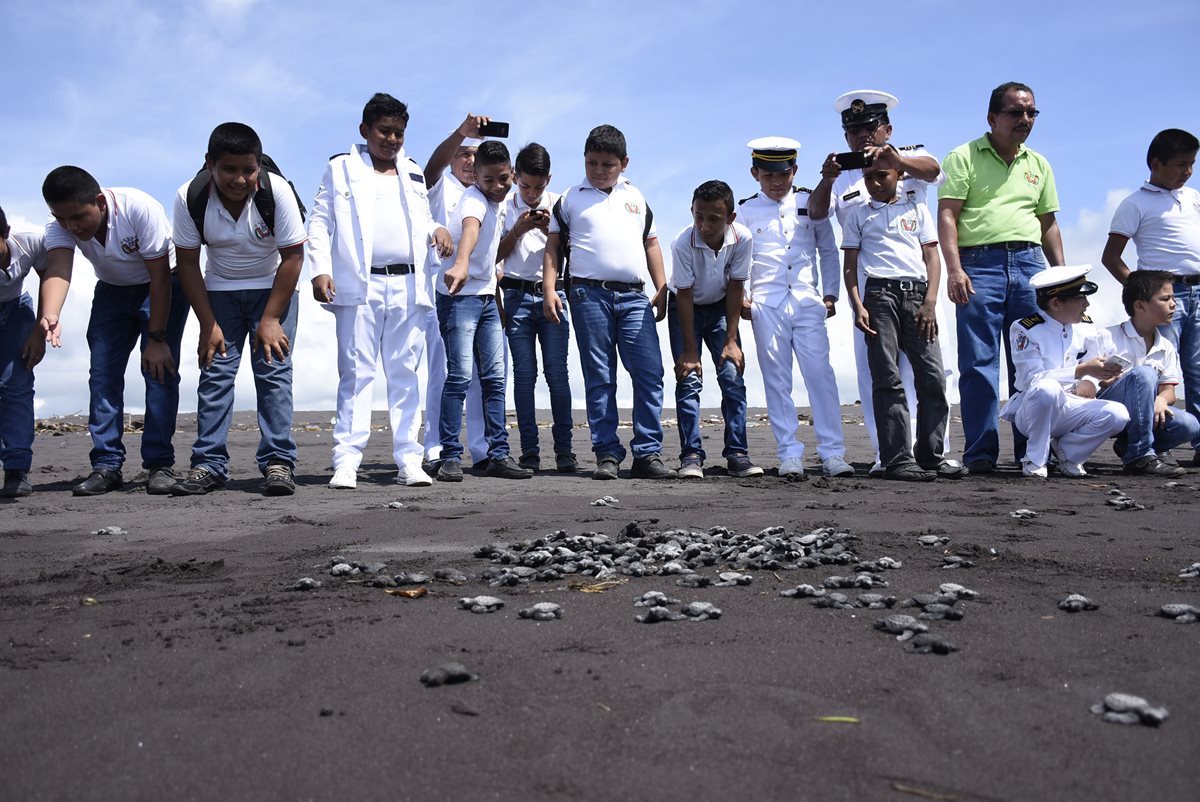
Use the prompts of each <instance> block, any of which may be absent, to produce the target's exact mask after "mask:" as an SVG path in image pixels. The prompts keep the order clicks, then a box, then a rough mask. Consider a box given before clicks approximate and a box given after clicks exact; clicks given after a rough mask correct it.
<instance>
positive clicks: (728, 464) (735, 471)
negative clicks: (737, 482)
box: [725, 454, 763, 479]
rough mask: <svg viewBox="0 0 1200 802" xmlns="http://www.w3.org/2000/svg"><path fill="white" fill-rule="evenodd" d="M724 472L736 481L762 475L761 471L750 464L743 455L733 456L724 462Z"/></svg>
mask: <svg viewBox="0 0 1200 802" xmlns="http://www.w3.org/2000/svg"><path fill="white" fill-rule="evenodd" d="M725 470H726V472H728V473H729V475H730V476H733V477H735V478H737V479H746V478H748V477H751V476H762V475H763V469H762V468H760V467H758V466H757V465H755V464H754V463H753V462H751V461H750V458H749V457H748V456H746V455H745V454H734V455H733V456H732V457H730V458H729V459H727V460H725Z"/></svg>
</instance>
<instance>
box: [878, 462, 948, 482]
mask: <svg viewBox="0 0 1200 802" xmlns="http://www.w3.org/2000/svg"><path fill="white" fill-rule="evenodd" d="M884 477H885V478H887V479H891V480H893V481H897V482H932V481H933V480H935V479H937V477H938V475H937V471H927V470H925V469H924V468H922V467H921V466H920V465H918V464H916V463H915V462H906V463H904V464H903V465H890V466H888V469H887V472H886V473H885V474H884Z"/></svg>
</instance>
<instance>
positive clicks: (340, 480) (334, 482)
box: [329, 465, 358, 490]
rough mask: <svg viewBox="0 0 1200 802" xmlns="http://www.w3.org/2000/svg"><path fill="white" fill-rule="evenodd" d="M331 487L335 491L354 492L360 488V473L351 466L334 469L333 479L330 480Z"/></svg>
mask: <svg viewBox="0 0 1200 802" xmlns="http://www.w3.org/2000/svg"><path fill="white" fill-rule="evenodd" d="M329 486H330V487H332V488H333V489H334V490H353V489H354V488H356V487H358V471H356V470H354V468H351V467H350V466H349V465H343V466H342V467H340V468H334V470H333V478H332V479H330V480H329Z"/></svg>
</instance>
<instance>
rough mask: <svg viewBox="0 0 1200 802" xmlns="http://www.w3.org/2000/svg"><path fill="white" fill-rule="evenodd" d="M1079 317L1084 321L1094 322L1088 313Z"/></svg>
mask: <svg viewBox="0 0 1200 802" xmlns="http://www.w3.org/2000/svg"><path fill="white" fill-rule="evenodd" d="M1079 319H1080V320H1082V321H1083V322H1084V323H1091V322H1092V319H1091V318H1090V317H1088V316H1087V315H1080V317H1079Z"/></svg>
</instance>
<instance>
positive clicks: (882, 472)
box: [867, 460, 887, 479]
mask: <svg viewBox="0 0 1200 802" xmlns="http://www.w3.org/2000/svg"><path fill="white" fill-rule="evenodd" d="M886 475H887V468H885V467H884V466H883V463H882V462H880V461H879V460H875V463H874V464H873V465H872V466H871V467H870V468H869V469H867V476H869V477H870V478H872V479H882V478H883V477H884V476H886Z"/></svg>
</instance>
